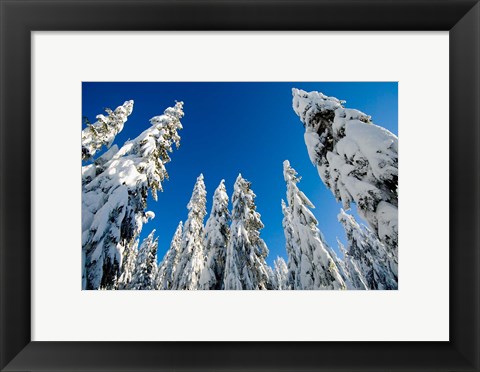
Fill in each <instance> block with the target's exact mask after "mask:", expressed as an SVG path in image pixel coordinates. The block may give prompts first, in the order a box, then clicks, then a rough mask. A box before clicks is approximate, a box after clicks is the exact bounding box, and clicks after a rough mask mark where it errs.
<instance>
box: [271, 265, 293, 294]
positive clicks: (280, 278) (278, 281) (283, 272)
mask: <svg viewBox="0 0 480 372" xmlns="http://www.w3.org/2000/svg"><path fill="white" fill-rule="evenodd" d="M273 266H274V269H273V275H274V278H275V289H278V290H285V289H290V286H289V284H288V267H287V264H286V263H285V260H284V259H283V258H282V257H277V259H276V260H275V261H274V262H273Z"/></svg>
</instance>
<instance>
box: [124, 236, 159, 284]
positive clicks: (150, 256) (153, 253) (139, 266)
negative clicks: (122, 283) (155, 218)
mask: <svg viewBox="0 0 480 372" xmlns="http://www.w3.org/2000/svg"><path fill="white" fill-rule="evenodd" d="M154 234H155V230H153V231H152V232H151V233H150V234H149V235H148V236H147V237H146V238H145V239H144V240H143V242H142V244H141V245H140V249H139V250H138V256H137V261H136V263H135V270H134V271H133V275H132V280H131V281H130V283H129V285H128V289H136V290H149V289H155V277H156V275H157V249H158V238H156V239H154V237H153V236H154Z"/></svg>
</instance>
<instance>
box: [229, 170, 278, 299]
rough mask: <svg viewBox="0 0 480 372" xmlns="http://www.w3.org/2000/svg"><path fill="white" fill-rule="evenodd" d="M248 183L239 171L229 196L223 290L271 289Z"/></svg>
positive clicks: (256, 216) (258, 225)
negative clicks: (229, 212) (229, 209)
mask: <svg viewBox="0 0 480 372" xmlns="http://www.w3.org/2000/svg"><path fill="white" fill-rule="evenodd" d="M250 186H251V185H250V182H248V181H247V180H245V179H243V178H242V176H241V175H240V174H239V175H238V177H237V180H236V181H235V185H234V191H233V196H232V204H233V210H232V224H231V228H230V239H229V242H228V246H227V258H226V265H225V278H224V288H225V289H227V290H238V289H248V290H251V289H273V284H272V283H271V276H270V271H269V267H268V265H267V263H266V261H265V259H266V257H267V255H268V248H267V245H266V244H265V242H264V241H263V240H262V239H261V238H260V230H261V229H262V228H263V223H262V221H261V220H260V214H259V213H258V212H257V211H256V206H255V194H254V193H253V191H252V189H251V188H250Z"/></svg>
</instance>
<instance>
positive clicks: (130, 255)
mask: <svg viewBox="0 0 480 372" xmlns="http://www.w3.org/2000/svg"><path fill="white" fill-rule="evenodd" d="M137 256H138V239H137V240H135V243H134V244H133V245H128V246H127V247H125V250H124V252H123V254H122V264H121V266H120V267H121V269H120V273H121V274H120V277H119V278H118V285H117V289H128V288H129V286H130V282H131V281H132V277H133V272H134V271H135V263H136V262H137Z"/></svg>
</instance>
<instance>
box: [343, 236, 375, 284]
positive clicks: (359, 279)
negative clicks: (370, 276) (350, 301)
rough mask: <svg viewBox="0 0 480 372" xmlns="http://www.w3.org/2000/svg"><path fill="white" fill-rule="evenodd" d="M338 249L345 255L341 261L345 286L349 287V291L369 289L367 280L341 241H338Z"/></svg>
mask: <svg viewBox="0 0 480 372" xmlns="http://www.w3.org/2000/svg"><path fill="white" fill-rule="evenodd" d="M338 247H339V249H340V251H341V252H342V253H343V257H344V258H343V261H341V264H342V268H343V273H344V281H345V284H346V285H347V289H350V290H355V289H356V290H366V289H368V286H367V284H366V279H365V278H364V276H363V274H362V273H361V272H360V270H359V269H358V267H357V265H356V264H355V262H354V260H353V258H352V257H351V256H349V255H348V254H347V251H346V249H345V247H344V246H343V244H342V243H341V242H340V241H338Z"/></svg>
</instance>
